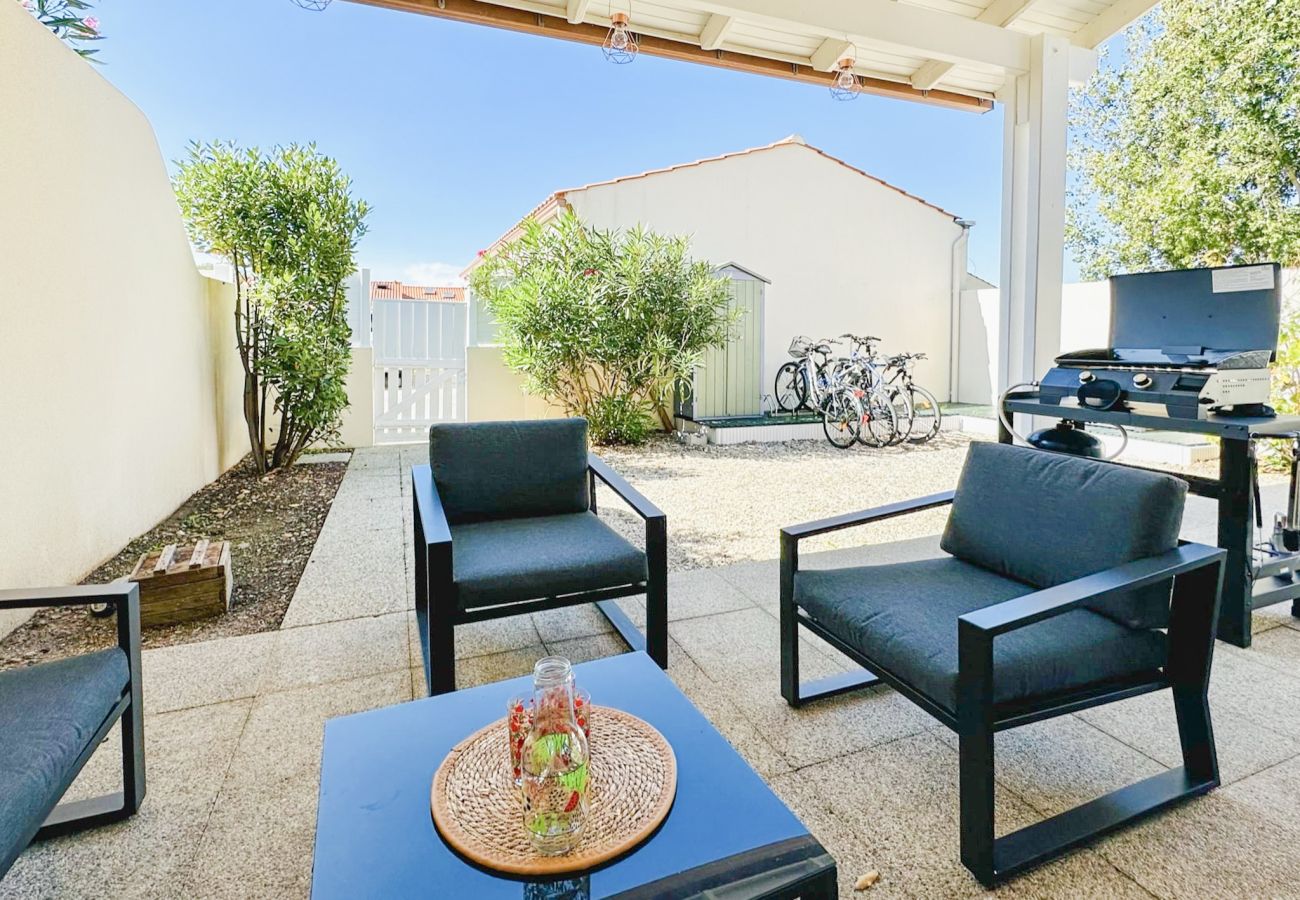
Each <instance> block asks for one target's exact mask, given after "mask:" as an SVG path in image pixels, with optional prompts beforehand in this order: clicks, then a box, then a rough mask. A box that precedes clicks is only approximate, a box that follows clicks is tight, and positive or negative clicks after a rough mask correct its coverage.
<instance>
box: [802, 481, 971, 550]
mask: <svg viewBox="0 0 1300 900" xmlns="http://www.w3.org/2000/svg"><path fill="white" fill-rule="evenodd" d="M955 493H956V491H940V492H939V493H937V494H930V495H928V496H925V497H917V498H915V499H912V500H900V501H899V502H898V503H888V504H886V505H884V506H876V507H873V508H872V509H862V510H858V511H857V512H851V513H845V514H844V515H842V516H832V517H831V518H829V519H817V520H816V521H813V522H803V523H800V524H798V525H787V526H785V527H784V528H782V529H781V543H782V544H785V543H786V542H787V541H788V542H791V543H798V542H799V541H801V540H803V539H804V538H808V537H813V536H814V535H818V534H826V533H827V532H829V531H839V530H840V529H842V528H852V527H853V526H855V525H866V524H868V523H870V522H881V521H884V520H885V519H892V518H894V517H896V516H903V515H907V514H908V513H914V512H920V511H921V510H925V509H934V508H935V507H936V506H946V505H947V504H949V503H951V502H952V498H953V495H954V494H955Z"/></svg>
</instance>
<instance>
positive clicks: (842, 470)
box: [597, 433, 972, 571]
mask: <svg viewBox="0 0 1300 900" xmlns="http://www.w3.org/2000/svg"><path fill="white" fill-rule="evenodd" d="M971 440H972V437H971V436H970V435H965V434H950V433H943V434H940V435H939V436H938V437H937V438H936V439H935V440H933V441H931V442H930V443H928V444H921V445H908V446H904V447H888V448H884V449H873V448H865V447H856V448H853V449H851V450H836V449H835V448H834V447H831V446H830V445H829V444H827V443H825V442H824V441H789V442H786V443H781V444H741V445H737V446H730V447H714V446H707V447H687V446H685V445H683V444H680V443H678V442H677V441H675V440H674V439H672V438H670V437H667V436H665V437H660V438H656V439H654V440H652V441H651V442H650V443H648V444H646V445H645V446H643V447H631V448H629V447H618V448H615V447H607V448H603V449H601V450H599V451H598V452H599V453H600V455H601V456H602V457H603V458H604V459H605V460H606V461H608V462H609V464H610V465H611V466H613V467H614V468H615V469H616V470H617V471H618V472H619V473H621V474H622V475H624V476H625V477H626V478H627V479H628V480H629V481H630V482H632V484H633V485H634V486H635V487H636V488H637V489H638V490H640V491H641V492H642V493H643V494H645V495H646V497H648V498H649V499H650V500H651V501H652V502H654V503H655V504H657V505H658V506H659V507H660V508H661V509H663V510H664V512H665V513H667V514H668V548H669V549H668V567H669V569H670V570H673V571H682V570H686V569H701V568H708V567H711V566H722V565H727V564H728V563H733V562H739V561H742V560H749V559H775V558H776V557H777V556H778V555H779V553H780V550H779V546H778V537H777V534H778V532H779V530H780V529H781V527H782V526H784V525H790V524H793V523H796V522H804V521H808V520H810V519H820V518H825V517H827V516H834V515H839V514H841V513H846V512H851V511H853V510H858V509H866V508H868V507H872V506H879V505H880V504H883V503H892V502H895V501H898V500H906V499H909V498H912V497H920V496H922V495H924V494H931V493H934V492H935V491H942V490H947V489H949V488H952V487H955V486H956V484H957V475H958V473H959V472H960V471H961V464H962V461H963V460H964V459H965V455H966V447H967V445H968V444H969V443H970V441H971ZM597 496H598V500H599V503H600V508H601V516H602V518H606V519H607V520H608V521H609V522H610V524H611V525H613V526H615V527H616V528H618V529H619V530H620V531H622V532H623V533H624V534H626V535H628V536H629V537H630V538H631V537H635V538H638V539H639V538H640V537H641V536H643V535H644V531H643V530H642V528H641V525H640V520H639V519H636V518H635V517H634V516H633V515H632V514H631V513H630V512H626V511H625V510H626V507H624V506H622V504H620V503H619V502H618V500H617V498H615V497H614V495H613V494H611V493H610V492H609V491H608V490H602V491H601V492H600V493H599V494H598V495H597ZM946 516H947V511H946V510H945V509H938V510H930V511H928V512H923V513H916V514H913V515H909V516H902V517H899V518H896V519H891V520H889V521H887V522H882V523H879V524H876V525H870V526H865V527H861V528H851V529H847V530H845V531H839V532H835V533H834V534H829V535H823V536H820V537H817V538H814V539H812V540H810V541H808V542H806V543H803V544H801V547H803V548H804V549H805V550H807V551H817V550H830V549H834V548H838V547H853V546H859V545H861V544H864V543H877V542H883V541H894V540H901V539H903V538H908V537H916V536H918V535H924V534H935V533H938V532H939V531H940V530H942V528H943V523H944V520H945V518H946Z"/></svg>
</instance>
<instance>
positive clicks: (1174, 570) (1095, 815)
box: [780, 491, 1227, 887]
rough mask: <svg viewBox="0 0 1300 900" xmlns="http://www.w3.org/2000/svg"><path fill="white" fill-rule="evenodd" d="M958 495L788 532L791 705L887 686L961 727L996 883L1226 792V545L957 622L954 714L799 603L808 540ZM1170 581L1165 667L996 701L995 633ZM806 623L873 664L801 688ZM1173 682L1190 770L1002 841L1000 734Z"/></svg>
mask: <svg viewBox="0 0 1300 900" xmlns="http://www.w3.org/2000/svg"><path fill="white" fill-rule="evenodd" d="M952 497H953V492H952V491H947V492H944V493H940V494H932V495H930V496H928V497H922V498H920V499H918V500H912V501H907V502H903V503H894V504H890V505H889V506H882V507H879V508H876V509H869V510H864V511H861V512H857V513H850V514H848V515H844V516H838V517H836V518H833V519H824V520H821V521H817V522H808V523H805V524H802V525H792V526H790V527H788V528H783V529H782V530H781V601H780V602H781V605H780V612H781V694H782V696H784V697H785V700H786V702H787V703H789V704H790V705H791V706H795V707H798V706H800V705H802V704H804V703H807V702H809V701H812V700H817V699H820V698H823V697H828V696H832V695H834V694H840V693H844V692H845V691H850V690H855V689H857V688H860V687H866V686H869V685H873V684H877V683H884V684H887V685H889V686H890V687H892V688H894V689H895V690H897V691H898V692H899V693H901V694H903V696H905V697H907V698H908V699H909V700H911V701H912V702H914V703H916V704H917V705H918V706H920V707H921V708H922V709H924V710H925V711H926V712H928V713H929V714H930V715H932V716H934V717H935V718H936V719H938V720H939V721H940V722H942V723H943V724H944V725H946V726H947V727H949V728H951V729H952V730H953V731H955V732H956V733H957V734H958V736H959V754H958V755H959V759H960V795H961V797H960V801H961V860H962V863H963V864H964V865H965V866H966V868H968V869H970V871H971V872H972V873H973V874H974V875H975V877H976V878H978V879H979V880H980V882H981V883H982V884H984V885H985V886H986V887H992V886H993V885H995V884H997V883H998V882H1000V881H1003V880H1005V879H1007V878H1009V877H1011V876H1013V875H1016V874H1018V873H1020V872H1023V871H1025V870H1026V869H1029V868H1032V867H1033V866H1036V865H1039V864H1041V863H1043V862H1046V861H1047V860H1049V859H1052V858H1054V857H1056V856H1059V855H1060V854H1062V853H1065V852H1066V851H1068V850H1071V849H1073V848H1074V847H1077V846H1079V845H1080V844H1082V843H1084V842H1085V841H1088V840H1091V839H1094V838H1097V837H1100V836H1101V835H1103V834H1106V833H1108V832H1111V831H1114V830H1115V829H1118V828H1121V827H1123V826H1125V825H1128V824H1130V823H1132V822H1134V821H1136V820H1138V819H1140V818H1143V817H1144V816H1148V815H1150V814H1152V813H1154V812H1157V811H1159V810H1162V809H1164V808H1166V807H1168V806H1170V805H1172V804H1174V803H1176V802H1178V801H1180V800H1184V799H1187V798H1189V797H1195V796H1199V795H1200V794H1204V793H1206V792H1207V791H1210V790H1212V789H1213V788H1215V787H1217V786H1218V784H1219V766H1218V760H1217V757H1216V755H1215V749H1214V732H1213V729H1212V727H1211V723H1210V708H1209V702H1208V699H1207V692H1208V690H1209V680H1210V663H1211V660H1212V657H1213V653H1214V628H1215V622H1216V619H1217V616H1218V611H1219V596H1220V591H1221V588H1222V583H1223V568H1224V560H1225V559H1226V557H1227V553H1226V552H1225V551H1223V550H1220V549H1218V548H1215V547H1206V546H1203V545H1200V544H1189V543H1181V544H1180V546H1179V547H1178V548H1177V549H1175V550H1170V551H1168V552H1167V553H1163V554H1161V555H1159V556H1153V557H1148V558H1146V559H1141V560H1137V561H1135V562H1131V563H1127V564H1125V565H1122V566H1116V567H1115V568H1112V569H1107V570H1105V571H1103V572H1098V573H1097V574H1094V575H1089V576H1086V577H1084V578H1079V579H1077V580H1075V581H1070V582H1067V583H1065V584H1061V585H1057V586H1055V587H1051V588H1045V589H1043V590H1039V591H1036V592H1034V593H1032V594H1027V595H1025V596H1023V597H1017V598H1014V599H1012V600H1007V601H1005V602H1002V603H997V604H994V605H992V606H988V607H985V608H983V609H980V610H976V611H974V612H970V613H967V614H966V615H963V616H961V617H959V618H958V619H957V622H956V623H955V627H956V628H957V659H958V691H957V694H958V696H957V709H956V711H955V712H954V711H952V710H948V709H947V708H945V707H944V706H943V705H941V704H940V703H939V702H938V701H936V700H935V699H933V698H931V697H929V696H927V695H926V694H925V693H923V692H922V691H921V690H920V689H919V688H917V687H916V686H914V685H912V684H911V683H909V682H908V681H907V680H906V679H904V678H902V677H901V676H899V675H898V674H897V673H894V672H891V671H889V670H888V669H886V668H884V667H882V666H881V665H879V664H878V663H877V662H875V661H874V660H871V659H869V658H868V657H867V656H865V655H864V654H863V653H862V652H861V651H859V650H857V649H856V648H854V647H851V646H849V645H848V644H846V643H845V642H844V641H842V640H841V639H840V638H839V637H838V636H836V635H835V634H833V633H831V632H830V631H828V630H827V629H826V628H825V627H823V626H822V625H821V624H820V623H818V622H817V621H816V620H814V619H813V618H812V617H811V616H809V615H808V614H807V613H805V612H804V611H803V610H801V609H800V608H799V607H798V606H797V605H796V604H795V600H794V575H795V572H797V571H798V568H799V541H800V540H802V539H803V538H806V537H811V536H813V535H816V534H824V533H826V532H829V531H835V530H838V529H841V528H849V527H853V526H856V525H863V524H866V523H868V522H878V521H880V520H882V519H888V518H893V517H894V516H900V515H904V514H906V513H911V512H916V511H919V510H923V509H932V508H934V507H937V506H943V505H946V504H948V503H951V502H952ZM1171 579H1172V580H1173V589H1172V593H1171V601H1170V613H1169V615H1170V618H1169V629H1168V634H1169V655H1168V659H1167V662H1166V665H1165V668H1164V669H1163V670H1157V671H1152V672H1148V673H1142V674H1140V675H1136V676H1134V677H1132V678H1128V679H1123V680H1117V681H1114V682H1110V683H1107V684H1105V685H1101V686H1094V687H1092V688H1090V689H1088V690H1084V691H1078V692H1073V693H1068V694H1061V695H1055V696H1051V697H1045V698H1035V699H1034V700H1033V701H1028V702H1016V703H997V702H995V701H994V693H993V679H994V665H993V640H994V638H996V637H997V636H998V635H1001V634H1006V633H1008V632H1010V631H1014V630H1016V629H1018V628H1023V627H1025V626H1027V625H1032V624H1033V623H1035V622H1040V621H1042V620H1044V619H1048V618H1051V617H1052V616H1056V615H1060V614H1061V613H1064V612H1068V611H1069V610H1072V609H1077V608H1079V607H1080V606H1082V605H1083V604H1084V603H1085V602H1087V601H1089V600H1096V599H1100V598H1102V597H1106V596H1108V595H1111V594H1116V593H1120V592H1123V591H1130V590H1133V589H1134V588H1139V587H1143V586H1145V585H1150V584H1155V583H1158V582H1162V581H1168V580H1171ZM799 626H803V627H804V628H807V629H808V630H809V631H811V632H813V633H814V634H816V635H817V636H819V637H821V638H822V639H823V640H825V641H827V642H829V643H830V644H831V645H832V646H834V647H835V648H836V649H837V650H839V651H840V652H842V653H844V654H845V655H846V656H848V657H849V658H850V659H852V660H853V661H854V662H856V663H858V664H859V665H860V666H862V667H863V671H861V672H857V673H851V674H849V675H841V676H836V677H835V678H832V679H824V680H822V681H819V682H814V683H811V684H807V685H801V684H800V683H799V649H798V648H799V636H798V628H799ZM1165 688H1168V689H1170V690H1171V691H1172V692H1173V697H1174V709H1175V712H1176V715H1177V719H1178V735H1179V740H1180V742H1181V744H1182V752H1183V765H1182V766H1180V767H1179V768H1176V769H1171V770H1169V771H1167V772H1163V773H1161V774H1159V775H1155V776H1153V777H1150V778H1147V779H1145V780H1143V781H1139V782H1137V783H1136V784H1132V785H1129V786H1128V787H1124V788H1121V789H1119V790H1117V791H1114V792H1112V793H1110V794H1107V795H1105V796H1103V797H1100V798H1098V799H1096V800H1092V801H1090V802H1088V803H1085V804H1083V805H1082V806H1078V807H1075V808H1074V809H1071V810H1067V811H1066V812H1063V813H1060V814H1058V815H1055V816H1052V817H1051V818H1049V819H1046V820H1044V821H1042V822H1038V823H1037V824H1034V825H1030V826H1028V827H1026V828H1022V829H1020V830H1019V831H1016V832H1014V833H1012V834H1008V835H1004V836H1003V837H1001V838H996V839H995V837H994V824H993V823H994V809H993V794H994V777H993V771H994V769H993V736H994V735H995V734H996V733H997V732H999V731H1004V730H1006V729H1009V728H1016V727H1019V726H1021V725H1028V724H1030V723H1032V722H1038V721H1041V720H1043V719H1050V718H1055V717H1056V716H1062V715H1066V714H1068V713H1072V712H1077V711H1079V710H1082V709H1087V708H1089V707H1092V706H1099V705H1102V704H1105V703H1112V702H1114V701H1116V700H1123V699H1125V698H1128V697H1133V696H1137V695H1138V694H1145V693H1149V692H1151V691H1157V690H1163V689H1165Z"/></svg>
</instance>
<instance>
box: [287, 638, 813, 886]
mask: <svg viewBox="0 0 1300 900" xmlns="http://www.w3.org/2000/svg"><path fill="white" fill-rule="evenodd" d="M574 673H575V676H576V678H577V681H578V683H579V684H580V685H581V686H583V687H585V688H586V689H587V690H588V691H590V693H591V697H592V700H593V702H595V703H598V704H603V705H607V706H615V707H618V708H620V709H625V710H627V711H628V712H630V713H633V714H635V715H637V716H640V717H641V718H643V719H645V720H646V721H647V722H649V723H650V724H652V725H654V726H655V727H656V728H658V729H659V731H660V732H661V733H662V734H663V736H664V737H665V738H667V740H668V742H669V743H670V744H671V745H672V747H673V751H674V752H675V753H676V755H677V799H676V801H675V802H674V804H673V808H672V810H671V811H670V812H669V813H668V817H667V819H665V820H664V823H663V825H662V826H660V828H659V830H658V831H656V832H655V833H654V834H653V835H652V836H651V837H650V838H649V839H648V840H647V841H646V842H645V843H643V844H641V845H640V846H639V847H637V848H636V849H634V850H633V851H631V852H630V853H628V854H626V855H624V856H622V857H620V858H618V859H616V860H613V861H611V862H609V863H606V864H605V865H603V866H601V867H599V868H597V869H595V870H593V871H590V872H588V873H586V874H585V875H584V876H583V877H580V878H576V879H571V880H570V883H569V884H558V883H555V882H550V883H548V882H530V881H528V880H527V879H520V878H516V877H514V876H504V875H498V874H495V873H492V872H488V871H486V870H485V869H483V868H481V867H479V866H477V865H475V864H473V863H471V862H469V861H468V860H466V859H464V858H463V857H461V856H460V855H458V854H457V853H456V852H455V851H454V850H452V849H451V848H450V847H448V846H447V844H446V843H444V842H443V840H442V838H441V836H439V834H438V832H437V830H436V829H435V828H434V825H433V820H432V818H431V816H430V812H429V788H430V784H431V782H432V780H433V773H434V770H435V769H437V767H438V764H439V763H440V762H441V761H442V759H443V757H445V756H446V755H447V752H448V751H449V750H450V749H451V748H452V747H453V746H454V745H455V744H456V743H458V742H459V741H461V740H463V739H464V738H465V737H467V736H468V735H470V734H472V733H473V732H474V731H477V730H478V729H479V728H482V727H483V726H484V725H486V724H488V723H489V722H491V721H492V720H493V719H497V718H500V717H502V716H504V714H505V704H506V701H507V700H508V699H509V698H510V697H511V696H512V695H515V694H519V693H527V692H528V691H530V690H531V687H532V680H531V678H516V679H512V680H510V681H503V682H498V683H497V684H489V685H484V686H482V687H477V688H471V689H469V690H462V691H456V692H455V693H452V694H444V695H442V696H439V697H430V698H429V699H427V700H417V701H414V702H412V703H403V704H400V705H398V706H390V707H388V708H386V709H377V710H373V711H371V712H365V713H359V714H357V715H353V716H343V717H341V718H338V719H333V720H331V721H329V722H327V723H326V725H325V747H324V751H323V753H322V759H321V782H320V807H319V811H318V813H317V819H316V852H315V859H314V861H313V864H312V896H313V897H314V898H317V900H329V898H335V897H338V898H349V900H353V898H358V897H385V898H397V897H457V898H460V897H464V898H475V900H488V898H494V897H509V898H512V900H519V898H543V897H551V896H572V897H591V898H596V897H613V896H619V897H628V898H641V897H645V898H649V897H673V898H679V897H691V896H695V895H698V894H700V893H703V892H705V891H710V890H712V891H716V895H717V896H725V897H727V898H742V897H764V898H793V897H802V898H806V900H822V898H831V897H834V896H836V883H837V882H836V869H835V861H834V860H833V859H831V857H830V855H829V854H828V853H827V852H826V851H825V850H824V849H823V848H822V846H821V844H819V843H818V842H817V840H816V839H815V838H814V837H813V836H812V835H811V834H809V833H808V830H807V829H806V828H804V827H803V825H802V824H800V822H799V820H798V819H797V818H795V816H794V814H793V813H791V812H790V810H789V809H787V808H786V806H785V804H784V803H782V802H781V801H780V800H779V799H778V798H777V797H776V795H775V794H773V793H772V792H771V791H770V790H769V789H768V787H767V785H766V784H764V783H763V780H762V779H761V778H759V777H758V775H756V774H755V773H754V771H753V770H752V769H750V767H749V766H748V765H746V764H745V762H744V760H742V759H741V758H740V756H739V755H737V753H736V752H735V751H734V750H733V749H732V748H731V746H730V745H729V744H728V743H727V742H726V740H724V739H723V737H722V736H721V735H720V734H718V732H717V731H716V730H715V729H714V728H713V726H712V725H710V724H709V721H708V720H707V719H705V718H704V716H702V715H701V714H700V713H699V712H698V711H697V710H696V709H695V707H694V706H692V705H691V704H690V701H688V700H687V699H686V697H684V696H683V695H682V693H681V691H679V690H678V689H677V687H676V685H674V684H673V683H672V682H671V681H670V680H669V679H668V677H667V676H666V675H665V674H664V673H663V672H662V671H661V670H660V669H659V667H658V666H656V665H655V664H654V662H652V661H651V660H650V658H649V657H648V656H646V655H645V654H644V653H628V654H624V655H623V656H614V657H609V658H606V659H601V660H597V661H595V662H589V663H584V664H582V665H579V666H575V667H574ZM565 888H572V889H573V893H570V894H563V893H561V891H562V890H563V889H565ZM583 891H586V893H582V892H583Z"/></svg>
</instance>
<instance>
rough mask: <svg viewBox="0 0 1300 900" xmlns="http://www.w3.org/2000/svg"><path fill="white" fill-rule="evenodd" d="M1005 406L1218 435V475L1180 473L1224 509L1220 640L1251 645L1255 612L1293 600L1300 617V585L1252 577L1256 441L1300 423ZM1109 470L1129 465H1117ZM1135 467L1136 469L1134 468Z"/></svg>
mask: <svg viewBox="0 0 1300 900" xmlns="http://www.w3.org/2000/svg"><path fill="white" fill-rule="evenodd" d="M1002 409H1003V412H1004V414H1005V415H1006V416H1007V417H1008V418H1012V417H1014V416H1015V414H1016V413H1021V414H1022V415H1036V416H1050V417H1052V418H1057V419H1069V420H1070V421H1072V422H1074V423H1076V426H1077V427H1079V428H1082V427H1083V426H1084V424H1085V423H1099V424H1108V425H1122V426H1133V427H1138V428H1151V429H1155V430H1158V431H1173V432H1179V433H1183V434H1205V435H1211V436H1215V437H1218V438H1219V439H1220V441H1219V477H1218V478H1206V477H1204V476H1197V475H1185V474H1182V473H1178V477H1179V478H1181V479H1183V480H1184V481H1186V482H1187V484H1188V487H1189V489H1190V490H1191V492H1192V493H1193V494H1196V495H1198V496H1201V497H1209V498H1211V499H1213V500H1215V501H1216V502H1217V503H1218V506H1219V522H1218V536H1217V538H1216V540H1217V541H1218V544H1219V546H1220V547H1222V548H1223V549H1224V550H1226V551H1227V552H1228V559H1227V562H1226V563H1225V565H1226V572H1225V575H1224V579H1223V599H1222V601H1221V602H1222V610H1221V612H1220V615H1219V625H1218V636H1219V640H1221V641H1227V642H1228V643H1229V644H1233V645H1234V646H1237V647H1249V646H1250V638H1251V612H1252V610H1256V609H1260V608H1262V607H1265V606H1271V605H1273V604H1276V603H1285V602H1286V601H1287V600H1290V601H1291V615H1293V616H1300V581H1294V580H1286V579H1280V578H1273V577H1267V576H1265V577H1260V578H1254V577H1253V572H1252V567H1253V562H1252V558H1251V548H1252V547H1253V546H1254V544H1255V520H1254V517H1255V499H1254V491H1253V487H1254V485H1253V481H1252V478H1253V471H1254V461H1253V460H1252V458H1251V456H1252V453H1253V449H1252V446H1251V441H1252V440H1256V439H1265V440H1270V439H1272V440H1275V439H1280V438H1289V437H1290V435H1291V433H1292V432H1295V431H1300V418H1297V417H1294V416H1289V417H1282V416H1279V417H1277V418H1253V419H1251V418H1236V417H1231V416H1218V415H1210V416H1208V417H1207V418H1204V419H1180V418H1177V417H1174V416H1153V415H1144V414H1141V413H1134V412H1127V411H1122V410H1101V409H1089V408H1085V407H1080V406H1066V405H1059V406H1058V405H1056V404H1054V403H1047V402H1043V401H1042V400H1040V399H1039V396H1038V394H1037V393H1036V392H1034V391H1019V392H1017V393H1014V394H1010V395H1008V396H1007V397H1005V398H1003V403H1002ZM998 440H999V441H1001V442H1002V443H1004V444H1010V443H1012V442H1013V438H1012V435H1011V432H1010V431H1008V430H1007V428H1006V426H1005V425H1003V424H1002V422H1001V420H999V422H998ZM1111 465H1116V466H1120V465H1124V463H1119V462H1112V463H1111ZM1133 468H1137V467H1133Z"/></svg>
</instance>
